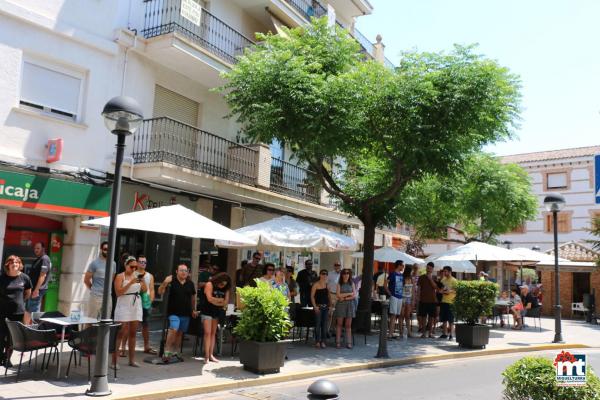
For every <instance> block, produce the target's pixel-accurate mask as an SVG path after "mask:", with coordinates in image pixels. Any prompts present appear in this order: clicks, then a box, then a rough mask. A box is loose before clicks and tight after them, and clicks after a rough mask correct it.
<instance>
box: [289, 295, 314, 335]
mask: <svg viewBox="0 0 600 400" xmlns="http://www.w3.org/2000/svg"><path fill="white" fill-rule="evenodd" d="M295 316H296V317H295V319H294V321H293V322H294V327H293V328H292V340H294V339H295V333H294V330H299V331H300V332H299V335H298V337H299V338H302V329H304V328H306V341H307V342H308V335H309V333H310V330H311V329H312V330H313V331H314V328H315V312H314V311H313V310H309V309H306V308H302V307H300V305H299V304H298V305H297V306H296V311H295Z"/></svg>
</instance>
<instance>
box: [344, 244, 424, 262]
mask: <svg viewBox="0 0 600 400" xmlns="http://www.w3.org/2000/svg"><path fill="white" fill-rule="evenodd" d="M352 257H354V258H363V253H362V252H358V253H353V254H352ZM374 260H375V261H379V262H389V263H393V262H396V260H402V261H404V264H411V265H412V264H423V259H421V258H417V257H413V256H411V255H410V254H406V253H404V252H402V251H400V250H397V249H395V248H393V247H382V248H380V249H377V250H375V253H374Z"/></svg>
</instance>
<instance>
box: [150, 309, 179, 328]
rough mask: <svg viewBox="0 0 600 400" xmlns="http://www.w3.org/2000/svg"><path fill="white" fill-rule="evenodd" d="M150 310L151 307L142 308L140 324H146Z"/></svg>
mask: <svg viewBox="0 0 600 400" xmlns="http://www.w3.org/2000/svg"><path fill="white" fill-rule="evenodd" d="M151 311H152V309H151V308H142V325H148V320H149V319H150V313H151ZM179 318H181V317H179ZM186 330H187V329H186Z"/></svg>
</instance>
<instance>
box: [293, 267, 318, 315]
mask: <svg viewBox="0 0 600 400" xmlns="http://www.w3.org/2000/svg"><path fill="white" fill-rule="evenodd" d="M312 268H313V262H312V260H306V261H305V262H304V269H303V270H302V271H300V272H298V277H297V278H296V283H297V284H298V289H300V307H308V306H309V305H310V304H311V301H310V290H311V288H312V284H313V283H314V282H316V281H317V273H316V272H315V271H313V269H312Z"/></svg>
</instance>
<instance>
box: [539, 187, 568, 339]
mask: <svg viewBox="0 0 600 400" xmlns="http://www.w3.org/2000/svg"><path fill="white" fill-rule="evenodd" d="M544 206H546V210H547V211H548V212H551V213H552V228H553V231H554V340H553V343H563V337H562V326H561V320H560V319H561V308H562V307H561V305H560V276H559V271H558V218H557V214H558V212H559V211H560V210H562V209H563V207H564V206H565V198H564V197H563V196H562V195H560V194H558V193H550V194H548V195H547V196H546V197H545V198H544Z"/></svg>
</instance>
